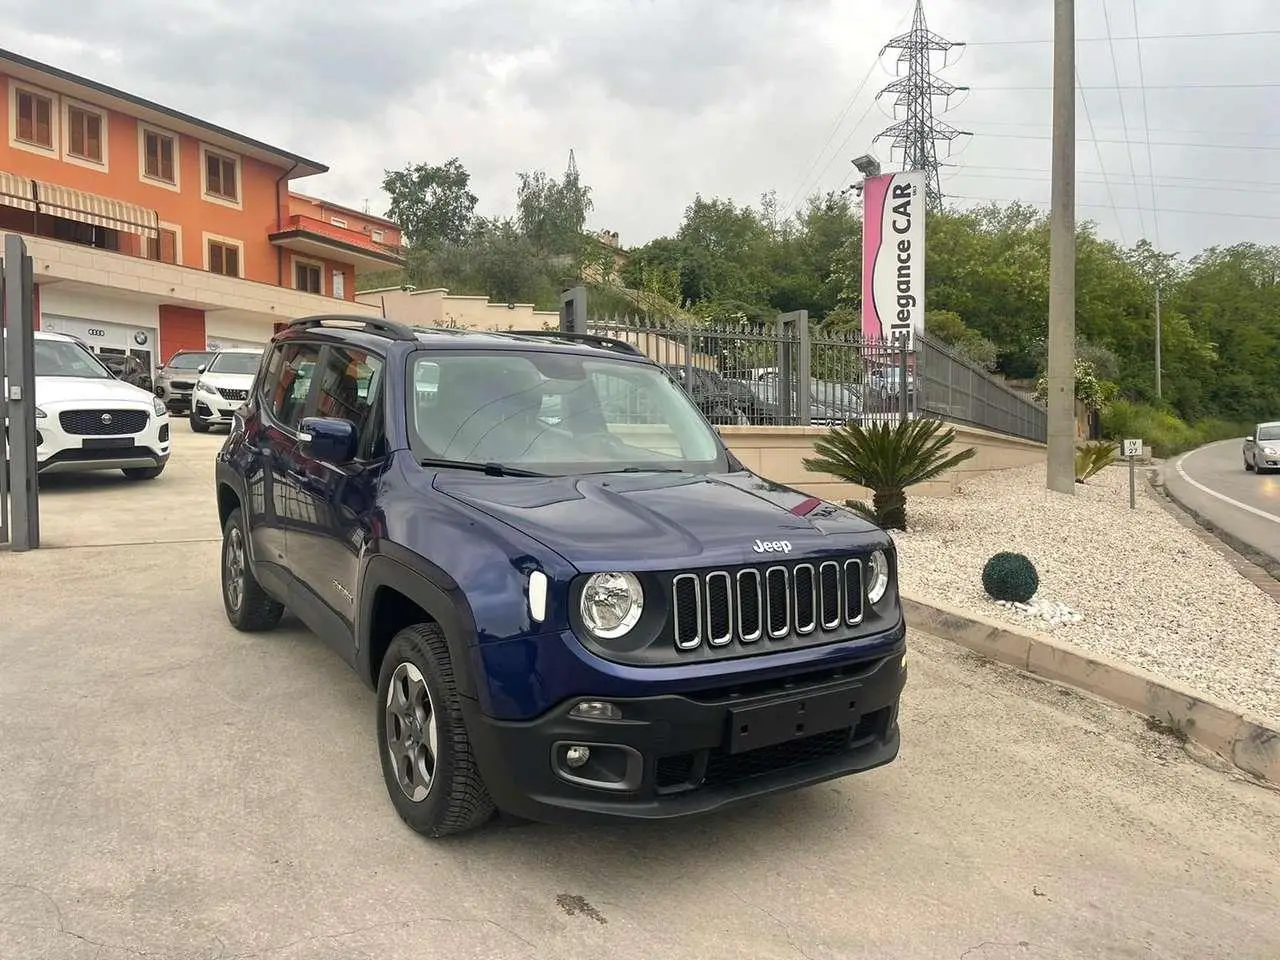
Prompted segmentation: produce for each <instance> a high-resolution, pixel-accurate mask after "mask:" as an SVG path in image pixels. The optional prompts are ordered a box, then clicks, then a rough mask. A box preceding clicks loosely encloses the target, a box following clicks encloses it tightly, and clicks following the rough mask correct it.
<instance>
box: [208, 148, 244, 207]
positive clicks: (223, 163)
mask: <svg viewBox="0 0 1280 960" xmlns="http://www.w3.org/2000/svg"><path fill="white" fill-rule="evenodd" d="M236 172H237V171H236V161H235V159H234V158H232V157H227V156H223V155H222V154H220V153H214V152H213V151H212V150H208V151H205V155H204V192H205V193H207V194H209V196H211V197H217V198H218V199H220V200H229V201H230V202H232V203H239V201H240V185H239V183H238V182H237V177H236Z"/></svg>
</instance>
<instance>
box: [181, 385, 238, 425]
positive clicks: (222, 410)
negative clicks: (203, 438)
mask: <svg viewBox="0 0 1280 960" xmlns="http://www.w3.org/2000/svg"><path fill="white" fill-rule="evenodd" d="M191 403H192V408H191V409H192V411H193V412H194V413H195V415H196V416H197V417H199V418H200V419H201V420H207V421H208V422H209V423H225V424H228V425H230V423H231V422H232V420H234V419H235V413H236V411H237V410H239V409H240V408H241V407H242V406H244V403H245V401H244V400H228V399H227V398H226V397H224V396H222V395H221V394H209V393H206V392H204V391H203V390H202V391H200V392H198V393H194V394H192V397H191Z"/></svg>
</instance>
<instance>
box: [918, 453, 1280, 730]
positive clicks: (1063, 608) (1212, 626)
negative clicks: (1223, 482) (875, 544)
mask: <svg viewBox="0 0 1280 960" xmlns="http://www.w3.org/2000/svg"><path fill="white" fill-rule="evenodd" d="M1044 478H1045V471H1044V467H1043V466H1035V467H1027V468H1019V469H1015V470H1005V471H1001V472H1000V473H998V474H987V475H985V476H983V477H979V478H977V479H974V480H968V481H964V482H962V484H961V489H960V492H959V493H957V494H956V495H955V496H954V497H951V498H946V499H936V498H931V497H925V496H912V495H911V493H910V491H908V499H907V526H908V530H907V531H906V532H902V531H896V532H894V535H893V536H894V540H895V541H896V543H897V544H898V550H899V555H900V558H901V559H900V567H901V575H902V589H903V591H904V592H905V593H906V594H908V595H909V596H913V597H917V598H919V599H921V600H928V599H934V600H938V601H940V602H942V603H947V604H950V605H952V606H956V607H959V608H961V609H967V610H971V611H973V612H975V613H979V614H982V615H984V616H988V617H990V618H991V619H993V620H997V621H1001V622H1007V623H1011V624H1013V625H1018V626H1023V627H1026V628H1030V629H1032V630H1035V631H1039V632H1044V633H1050V634H1052V635H1054V636H1057V637H1060V638H1061V639H1063V640H1065V641H1067V642H1068V643H1071V644H1074V645H1076V646H1078V647H1081V648H1083V649H1086V650H1091V651H1096V652H1098V653H1102V654H1106V655H1109V656H1112V657H1116V658H1118V659H1122V660H1126V661H1128V662H1130V663H1133V664H1136V665H1138V666H1141V667H1142V668H1144V669H1146V670H1149V671H1151V672H1152V673H1155V674H1158V675H1161V676H1164V677H1167V678H1169V679H1172V680H1176V681H1180V682H1182V683H1184V684H1186V685H1187V686H1189V687H1191V688H1192V689H1195V690H1199V691H1202V692H1204V693H1206V694H1209V695H1210V696H1213V697H1216V698H1218V699H1220V700H1224V701H1226V702H1227V703H1231V704H1235V705H1237V706H1241V707H1244V708H1245V709H1248V710H1250V711H1252V712H1254V713H1256V714H1258V715H1259V716H1261V717H1262V718H1264V719H1266V720H1270V721H1273V722H1277V723H1280V604H1277V603H1276V602H1275V601H1274V600H1272V599H1271V598H1270V597H1268V596H1267V595H1266V594H1264V593H1263V592H1262V591H1261V590H1259V589H1258V587H1257V586H1255V585H1254V584H1252V583H1250V582H1249V581H1248V580H1246V579H1245V578H1244V577H1242V576H1241V575H1240V574H1239V573H1238V572H1236V570H1234V569H1233V568H1232V566H1231V564H1230V563H1229V562H1228V561H1227V560H1226V558H1224V557H1223V556H1221V555H1220V554H1218V553H1217V552H1215V551H1214V549H1213V548H1212V547H1210V546H1209V545H1208V544H1205V543H1203V542H1201V541H1200V540H1199V539H1198V538H1197V536H1196V535H1195V533H1194V532H1193V531H1191V530H1188V529H1186V528H1185V527H1183V526H1182V525H1181V524H1179V523H1178V522H1177V520H1176V519H1175V518H1173V517H1171V516H1169V515H1168V514H1167V513H1166V512H1165V511H1164V509H1163V507H1162V506H1161V505H1160V504H1158V503H1156V502H1155V501H1154V500H1153V499H1152V495H1151V494H1150V493H1149V492H1148V490H1147V488H1146V483H1145V480H1144V477H1143V475H1142V474H1141V473H1140V474H1139V475H1138V477H1137V482H1138V485H1139V490H1138V503H1137V509H1136V510H1130V509H1129V487H1128V484H1129V471H1128V467H1127V466H1123V465H1116V466H1112V467H1109V468H1107V469H1106V470H1104V471H1103V472H1102V473H1100V474H1098V475H1096V476H1094V477H1091V478H1090V479H1089V481H1088V482H1087V483H1085V484H1083V485H1080V484H1077V485H1076V495H1075V496H1074V497H1068V496H1063V495H1061V494H1055V493H1051V492H1050V491H1048V490H1047V489H1045V480H1044ZM1000 550H1011V551H1015V552H1019V553H1024V554H1026V555H1027V556H1028V557H1029V558H1030V559H1031V561H1032V562H1033V563H1034V564H1035V566H1036V569H1037V571H1038V572H1039V574H1040V588H1039V590H1038V591H1037V593H1036V596H1035V597H1034V598H1033V601H1032V604H1031V607H1032V609H1031V610H1029V611H1019V610H1014V609H1011V608H1009V607H1008V606H999V605H997V604H996V603H995V601H993V600H992V599H991V598H990V597H988V596H987V594H986V591H985V590H984V589H983V587H982V567H983V564H984V563H986V561H987V559H988V558H989V557H990V556H991V555H992V554H993V553H996V552H997V551H1000Z"/></svg>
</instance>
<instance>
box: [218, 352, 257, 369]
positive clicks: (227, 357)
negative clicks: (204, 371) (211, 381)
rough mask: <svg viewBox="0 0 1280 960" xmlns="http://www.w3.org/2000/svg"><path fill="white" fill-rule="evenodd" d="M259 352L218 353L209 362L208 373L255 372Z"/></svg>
mask: <svg viewBox="0 0 1280 960" xmlns="http://www.w3.org/2000/svg"><path fill="white" fill-rule="evenodd" d="M261 362H262V354H260V353H220V354H218V355H217V356H216V357H214V358H213V363H211V364H209V371H208V372H209V373H257V372H258V364H260V363H261Z"/></svg>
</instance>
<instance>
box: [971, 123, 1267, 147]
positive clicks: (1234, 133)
mask: <svg viewBox="0 0 1280 960" xmlns="http://www.w3.org/2000/svg"><path fill="white" fill-rule="evenodd" d="M969 122H970V123H978V124H982V125H983V126H990V127H1040V128H1045V129H1047V128H1048V127H1049V124H1047V123H1035V122H1033V121H1030V120H990V119H987V118H986V117H983V118H981V119H978V120H970V121H969ZM1098 129H1100V130H1116V129H1119V128H1118V127H1106V126H1102V127H1099V128H1098ZM1149 129H1150V131H1151V132H1152V133H1185V134H1189V135H1191V136H1197V135H1198V136H1204V137H1270V138H1271V139H1276V138H1280V133H1262V132H1260V131H1257V130H1192V129H1190V128H1188V127H1150V128H1149ZM1240 146H1242V147H1243V146H1248V144H1240Z"/></svg>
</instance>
